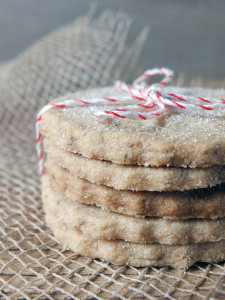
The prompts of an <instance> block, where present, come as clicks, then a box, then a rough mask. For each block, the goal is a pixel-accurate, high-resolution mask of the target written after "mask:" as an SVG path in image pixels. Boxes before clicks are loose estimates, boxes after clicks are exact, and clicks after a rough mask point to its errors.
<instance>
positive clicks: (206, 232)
mask: <svg viewBox="0 0 225 300" xmlns="http://www.w3.org/2000/svg"><path fill="white" fill-rule="evenodd" d="M43 203H44V207H45V210H46V211H51V212H52V213H53V214H54V215H55V217H56V218H57V220H58V221H60V222H62V223H65V224H66V225H69V226H72V227H76V228H77V229H79V230H80V231H81V232H82V233H84V234H88V235H89V236H91V237H92V238H93V239H97V240H98V239H103V240H124V241H129V242H134V243H160V244H167V245H185V244H190V243H202V242H216V241H220V240H222V239H224V238H225V218H222V219H217V220H210V219H189V220H165V219H162V218H149V217H147V218H144V219H143V218H135V217H130V216H125V215H121V214H117V213H113V212H106V211H104V210H102V209H100V208H98V207H96V206H92V205H86V204H81V203H79V202H74V201H72V200H71V199H68V198H66V197H65V196H64V194H63V193H60V192H59V190H58V189H57V185H56V184H55V185H54V186H51V185H50V184H49V178H48V175H46V176H45V177H44V178H43Z"/></svg>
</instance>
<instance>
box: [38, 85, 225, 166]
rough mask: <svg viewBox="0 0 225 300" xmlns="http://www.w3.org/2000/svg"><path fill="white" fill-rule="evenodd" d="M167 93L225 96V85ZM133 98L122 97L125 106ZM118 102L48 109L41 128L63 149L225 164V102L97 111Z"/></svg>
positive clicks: (141, 161)
mask: <svg viewBox="0 0 225 300" xmlns="http://www.w3.org/2000/svg"><path fill="white" fill-rule="evenodd" d="M162 90H163V91H164V92H165V93H171V92H173V93H174V94H175V93H177V94H186V95H187V94H188V95H192V94H193V95H195V96H201V97H205V98H219V99H221V98H224V97H225V90H224V89H217V90H212V89H203V88H177V87H164V88H162ZM125 95H126V96H127V94H126V93H125V92H123V91H120V90H118V89H117V88H115V87H107V88H98V89H91V90H86V91H80V92H77V93H75V94H69V95H67V96H66V97H62V98H59V99H55V100H54V101H53V102H54V103H55V102H59V101H64V100H66V99H73V98H79V99H82V100H85V101H89V102H91V101H92V99H93V98H96V97H108V98H116V97H122V96H125ZM128 104H129V102H126V103H123V107H124V108H126V107H127V106H126V105H128ZM118 106H119V107H120V108H121V105H118V104H117V103H114V102H111V101H108V102H107V103H106V104H104V105H102V104H101V105H100V104H94V103H93V104H90V105H86V104H80V105H78V106H75V107H74V106H73V107H67V108H53V109H51V110H48V111H46V112H45V113H44V114H43V116H42V120H41V132H42V133H43V134H44V135H46V136H51V138H52V139H54V141H56V143H57V145H58V146H59V147H61V148H63V149H65V150H68V151H72V152H74V153H79V154H81V155H83V156H86V157H88V158H94V159H101V160H108V161H111V162H113V163H117V164H127V165H133V164H137V165H144V166H180V167H191V168H196V167H208V166H213V165H224V164H225V126H224V125H225V104H223V103H221V105H220V106H216V107H215V109H214V110H203V109H201V108H198V107H196V108H195V109H191V108H188V109H181V108H179V107H169V108H168V109H166V110H165V111H164V113H163V114H161V115H160V116H159V117H158V116H152V118H151V119H147V120H142V119H128V118H117V117H112V116H110V115H109V116H104V117H96V116H94V115H93V114H94V113H95V112H96V111H99V110H102V111H105V110H109V109H110V110H111V109H113V108H115V107H118Z"/></svg>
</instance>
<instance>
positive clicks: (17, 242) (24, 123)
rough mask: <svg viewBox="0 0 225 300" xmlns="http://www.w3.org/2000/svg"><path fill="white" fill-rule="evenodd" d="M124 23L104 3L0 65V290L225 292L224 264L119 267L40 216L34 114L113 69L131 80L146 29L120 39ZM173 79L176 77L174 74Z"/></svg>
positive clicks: (18, 293)
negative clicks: (73, 245) (60, 238)
mask: <svg viewBox="0 0 225 300" xmlns="http://www.w3.org/2000/svg"><path fill="white" fill-rule="evenodd" d="M130 24H131V20H130V18H129V17H128V16H127V15H125V14H122V13H115V12H110V11H105V12H103V13H102V14H101V15H100V16H99V17H98V18H93V17H92V16H86V17H81V18H79V19H78V20H76V21H75V22H74V23H73V24H71V25H69V26H67V27H64V28H62V29H60V30H58V31H57V32H55V33H53V34H51V35H49V36H48V37H46V38H45V39H43V40H42V41H40V42H38V43H37V44H36V45H34V46H33V47H31V48H30V49H29V50H27V51H26V52H25V53H24V54H22V55H20V56H19V57H18V58H16V59H15V60H13V61H11V62H9V63H7V64H5V65H2V66H1V67H0V103H1V106H0V122H1V126H0V136H1V147H0V200H1V201H0V236H1V238H0V268H1V270H0V295H1V296H2V297H3V298H6V299H46V298H47V299H71V298H77V299H141V298H151V299H153V298H163V297H166V298H168V299H189V298H193V299H224V298H225V265H224V263H220V264H202V263H201V264H195V265H194V266H193V267H191V268H190V269H189V270H187V271H183V270H174V269H172V268H169V267H164V268H133V267H126V266H122V267H121V266H120V267H119V266H115V265H112V264H109V263H106V262H103V261H100V260H97V259H96V260H92V259H89V258H85V257H81V256H77V255H75V254H73V253H72V252H71V251H69V250H67V249H62V246H61V245H60V244H59V243H58V242H57V241H56V239H55V238H54V237H53V234H52V232H51V230H50V229H49V228H48V227H47V226H46V225H45V222H44V214H43V210H42V204H41V186H40V177H39V175H38V167H37V158H36V153H35V133H34V125H35V114H36V112H37V110H38V109H40V108H41V107H42V106H43V105H44V104H46V103H47V102H48V101H49V99H51V98H54V97H56V96H59V95H61V94H64V93H66V92H68V91H75V90H76V89H78V88H86V87H90V86H97V85H102V86H103V85H107V84H112V83H113V82H114V80H115V79H116V78H120V79H123V80H126V81H127V80H129V78H127V76H126V75H127V74H129V76H130V78H132V79H134V78H135V77H136V76H137V75H138V73H140V71H143V70H144V69H143V68H142V69H141V70H138V69H137V68H135V65H136V61H137V58H138V54H139V52H140V50H141V47H142V45H143V42H144V40H145V37H146V30H144V31H143V32H142V33H141V34H140V35H139V36H138V37H137V40H136V41H135V42H134V43H133V45H129V46H127V45H126V36H127V33H128V30H129V28H130ZM178 83H180V84H183V77H182V76H180V77H179V80H178ZM199 83H202V84H204V82H201V81H199ZM192 84H193V85H195V84H198V82H196V81H193V82H192ZM207 84H208V83H207ZM209 84H211V85H212V83H210V82H209ZM219 84H221V82H220V83H219ZM223 84H224V82H223Z"/></svg>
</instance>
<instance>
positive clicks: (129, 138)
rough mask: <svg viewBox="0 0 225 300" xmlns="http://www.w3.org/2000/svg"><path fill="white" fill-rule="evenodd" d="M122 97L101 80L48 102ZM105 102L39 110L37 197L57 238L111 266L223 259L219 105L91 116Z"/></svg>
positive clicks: (223, 124) (224, 111)
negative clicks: (146, 115) (41, 168)
mask: <svg viewBox="0 0 225 300" xmlns="http://www.w3.org/2000/svg"><path fill="white" fill-rule="evenodd" d="M170 89H171V88H170ZM174 89H175V88H174ZM186 92H188V93H192V92H193V90H191V89H186ZM194 93H196V94H198V95H202V96H204V97H215V98H223V97H224V95H225V91H224V90H207V89H201V88H199V89H195V90H194ZM121 95H123V92H120V91H118V90H117V89H115V88H113V87H112V88H111V87H110V88H100V89H94V90H87V91H81V92H78V93H76V94H74V95H71V94H70V95H67V96H65V97H63V98H60V99H57V100H55V101H54V102H57V101H62V100H65V99H67V98H68V99H71V98H79V99H82V100H84V101H88V103H91V99H92V98H94V97H96V96H98V97H108V98H109V99H111V98H112V99H115V98H116V96H121ZM110 97H111V98H110ZM110 105H111V106H112V105H115V104H114V103H113V101H111V102H109V104H108V103H107V105H102V104H101V105H100V104H93V105H92V104H90V105H86V104H83V105H82V104H80V105H78V106H75V107H66V108H52V109H50V110H48V111H46V112H45V113H44V114H43V116H42V120H41V124H40V128H41V133H42V135H44V150H45V152H46V154H47V155H46V160H45V168H46V174H45V175H44V176H43V188H42V191H43V195H42V198H43V203H44V210H45V213H46V222H47V224H48V225H49V226H50V227H51V228H52V230H53V232H54V234H55V236H56V238H57V239H58V240H59V241H60V242H61V243H62V244H63V245H64V246H66V247H68V248H70V249H72V250H73V251H74V252H75V253H77V254H81V255H84V256H89V257H93V258H100V259H104V260H107V261H109V262H112V263H115V264H119V265H120V264H128V265H133V266H165V265H169V266H172V267H176V268H187V267H189V266H191V265H192V264H193V263H194V262H197V261H203V262H219V261H221V260H223V259H224V258H225V184H224V183H225V105H223V106H221V107H219V108H218V109H214V110H213V111H208V110H201V109H196V110H184V109H179V107H178V108H174V107H171V108H168V109H167V110H166V111H165V112H164V113H163V114H162V115H160V116H153V117H152V118H150V119H147V120H141V119H138V120H137V119H129V118H119V117H115V116H111V115H109V116H108V117H105V116H104V117H96V116H94V114H95V112H96V111H99V110H103V111H104V110H107V109H109V107H111V106H110ZM124 107H126V104H124Z"/></svg>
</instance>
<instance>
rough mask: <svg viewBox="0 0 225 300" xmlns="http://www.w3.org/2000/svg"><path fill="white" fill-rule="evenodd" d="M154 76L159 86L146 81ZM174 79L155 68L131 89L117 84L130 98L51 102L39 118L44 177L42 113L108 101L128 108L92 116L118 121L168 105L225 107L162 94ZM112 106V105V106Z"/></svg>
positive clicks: (38, 138) (157, 112)
mask: <svg viewBox="0 0 225 300" xmlns="http://www.w3.org/2000/svg"><path fill="white" fill-rule="evenodd" d="M154 75H163V76H164V78H163V80H162V81H161V82H159V83H154V84H152V85H150V86H149V85H148V84H147V82H146V81H147V79H148V78H150V77H152V76H154ZM172 78H173V71H171V70H169V69H166V68H155V69H151V70H146V71H145V72H144V73H143V74H142V75H141V76H140V77H138V78H137V79H136V80H135V81H134V82H133V84H132V85H131V86H129V85H127V84H126V83H124V82H122V81H117V82H116V83H115V86H116V87H117V88H119V89H120V90H123V91H125V92H126V93H127V96H122V97H115V98H108V97H99V98H92V99H90V101H85V100H82V99H76V98H74V99H66V100H64V101H62V102H57V103H50V104H47V105H46V106H44V107H43V108H42V109H41V110H40V112H39V113H38V115H37V119H36V144H37V154H38V157H39V169H40V173H41V175H43V174H44V167H43V150H42V145H41V138H42V136H41V132H40V128H39V124H40V121H41V118H42V115H43V113H45V112H46V111H47V110H49V109H52V108H66V107H72V106H77V105H91V104H101V103H102V104H106V103H107V102H114V103H118V104H119V105H123V104H124V103H125V104H126V105H127V102H130V104H129V105H127V108H124V107H120V108H119V107H118V108H114V109H112V110H105V111H97V112H94V113H93V115H94V116H96V117H100V116H111V117H115V118H122V119H125V118H130V119H139V120H147V119H149V118H152V117H153V116H160V114H161V113H162V112H163V111H165V110H166V109H167V108H168V107H169V106H175V107H178V108H181V109H186V108H191V109H194V108H200V109H203V110H213V109H214V107H215V106H218V105H221V104H225V99H214V98H213V99H208V98H207V99H206V98H202V97H196V96H190V95H180V94H179V95H178V94H173V93H170V94H163V93H162V91H161V87H163V86H164V85H166V84H167V83H168V82H170V81H171V79H172ZM110 107H111V106H110Z"/></svg>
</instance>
